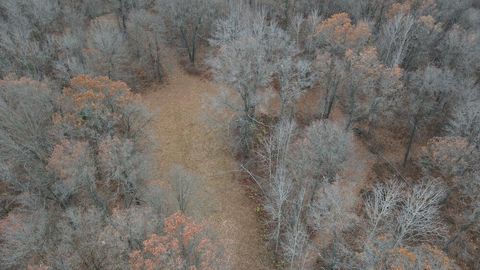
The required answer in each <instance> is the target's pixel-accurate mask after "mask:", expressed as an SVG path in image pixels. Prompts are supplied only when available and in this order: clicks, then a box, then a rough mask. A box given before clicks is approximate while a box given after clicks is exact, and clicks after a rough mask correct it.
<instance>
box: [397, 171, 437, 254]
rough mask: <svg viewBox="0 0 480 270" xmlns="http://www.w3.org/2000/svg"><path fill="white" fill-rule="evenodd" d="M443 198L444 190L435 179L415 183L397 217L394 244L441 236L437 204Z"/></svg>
mask: <svg viewBox="0 0 480 270" xmlns="http://www.w3.org/2000/svg"><path fill="white" fill-rule="evenodd" d="M444 198H445V190H444V189H443V187H442V186H441V185H440V184H439V183H438V182H437V181H434V180H424V182H423V183H420V184H417V185H415V186H414V187H413V188H412V191H411V192H409V193H408V194H407V196H406V198H405V201H404V203H403V205H402V209H401V210H400V212H399V215H398V217H397V221H396V227H395V242H394V246H401V245H402V244H404V243H409V242H410V243H412V242H421V241H426V240H427V241H428V240H432V239H435V238H438V237H443V234H444V228H445V227H444V224H443V223H442V221H441V219H440V216H439V205H440V203H441V202H442V200H443V199H444Z"/></svg>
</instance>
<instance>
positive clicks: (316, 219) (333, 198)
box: [309, 182, 357, 269]
mask: <svg viewBox="0 0 480 270" xmlns="http://www.w3.org/2000/svg"><path fill="white" fill-rule="evenodd" d="M318 191H319V192H318V194H317V195H318V196H317V197H316V198H315V200H314V201H313V203H312V205H311V208H310V212H309V217H310V219H311V221H312V223H313V228H314V230H315V231H317V232H318V233H319V234H321V235H324V237H325V238H327V239H329V241H328V244H326V245H325V248H324V249H323V250H322V253H321V256H322V260H323V261H324V262H325V263H326V267H329V269H344V268H353V267H354V265H355V264H356V262H355V261H356V258H355V255H354V252H353V250H352V249H351V247H350V246H349V244H348V243H347V242H346V239H345V234H344V233H345V232H346V231H347V230H350V229H353V228H355V224H356V223H357V216H356V215H355V213H354V212H353V209H352V207H353V203H354V200H355V197H354V196H351V195H347V194H350V192H345V191H344V190H342V189H341V188H340V186H339V183H338V182H336V183H334V184H328V183H323V184H322V185H321V188H320V189H319V190H318Z"/></svg>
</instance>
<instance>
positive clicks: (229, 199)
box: [144, 54, 274, 270]
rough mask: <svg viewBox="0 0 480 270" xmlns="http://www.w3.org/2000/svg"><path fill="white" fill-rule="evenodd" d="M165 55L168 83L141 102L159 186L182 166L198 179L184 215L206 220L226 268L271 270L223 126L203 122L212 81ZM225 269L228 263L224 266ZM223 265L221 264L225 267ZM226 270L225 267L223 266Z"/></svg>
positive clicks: (213, 87)
mask: <svg viewBox="0 0 480 270" xmlns="http://www.w3.org/2000/svg"><path fill="white" fill-rule="evenodd" d="M174 57H175V56H174V55H173V54H170V57H168V58H169V60H168V61H167V65H166V67H167V73H168V75H167V77H168V78H167V82H166V83H164V84H161V85H156V86H153V87H151V89H149V90H148V91H147V92H146V94H145V95H144V100H145V102H146V103H147V105H148V106H149V108H150V109H151V110H152V111H153V112H154V113H155V115H154V119H153V122H152V125H153V129H154V132H155V135H156V136H155V139H156V140H158V149H157V150H156V152H155V155H156V160H157V164H158V165H157V168H158V169H159V172H160V175H159V177H160V179H159V180H158V181H159V183H160V184H162V185H165V186H166V189H167V192H169V191H170V190H169V188H168V185H167V184H166V183H167V180H168V173H169V171H170V169H171V168H172V166H174V165H181V166H184V167H185V168H187V169H189V170H190V171H192V172H194V173H195V174H197V175H199V176H200V177H201V180H200V182H199V183H196V188H195V190H196V192H195V194H194V196H193V198H192V200H191V204H190V207H189V209H188V211H187V213H188V214H189V215H191V216H193V217H194V218H195V219H197V220H200V221H205V222H207V224H208V225H209V226H211V227H212V228H213V231H214V232H215V233H216V235H217V236H218V238H220V240H221V241H222V242H223V243H224V247H225V254H226V256H227V258H228V261H229V263H228V264H229V265H230V267H229V268H230V269H233V270H237V269H238V270H243V269H245V270H263V269H274V267H273V263H272V261H271V254H270V253H269V251H268V248H267V246H266V245H265V241H264V240H263V234H264V233H263V231H262V225H261V221H260V220H259V218H258V217H257V215H256V213H255V208H256V205H255V203H254V202H253V200H251V199H250V198H248V194H247V192H246V190H245V187H243V186H242V185H241V184H240V182H239V181H238V179H235V175H234V174H235V171H236V170H238V168H237V166H236V164H235V161H234V159H233V157H232V156H231V154H230V152H229V149H228V147H227V145H226V143H225V142H224V137H225V136H224V132H225V131H224V130H221V129H216V128H213V127H211V126H209V125H207V124H206V123H205V121H204V120H203V116H204V114H205V113H206V111H205V109H204V108H203V106H202V103H203V102H202V100H204V97H205V96H213V95H215V94H216V93H217V91H218V86H216V85H215V84H214V83H212V82H210V81H208V80H206V79H202V78H201V77H199V76H194V75H190V74H187V73H186V72H185V71H184V70H183V69H182V68H181V67H180V66H179V65H178V64H177V62H176V60H174V59H175V58H174ZM227 267H228V266H227ZM227 267H226V268H227ZM227 269H228V268H227Z"/></svg>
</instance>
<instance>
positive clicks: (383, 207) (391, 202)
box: [365, 180, 405, 239]
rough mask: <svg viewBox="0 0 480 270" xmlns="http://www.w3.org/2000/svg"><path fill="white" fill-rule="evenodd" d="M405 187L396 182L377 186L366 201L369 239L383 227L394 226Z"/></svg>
mask: <svg viewBox="0 0 480 270" xmlns="http://www.w3.org/2000/svg"><path fill="white" fill-rule="evenodd" d="M404 187H405V186H404V185H403V184H402V183H400V182H397V181H395V180H392V181H388V182H387V183H385V184H377V185H376V186H375V188H374V189H373V191H372V194H371V195H370V196H369V197H368V198H367V200H366V201H365V213H366V214H367V217H368V220H369V223H370V228H369V230H368V231H369V235H368V238H370V239H371V238H373V237H375V236H376V235H377V233H378V231H380V230H382V226H387V227H388V226H392V225H393V224H394V223H395V222H394V218H395V216H396V215H397V213H398V210H399V207H400V203H401V202H402V201H403V196H404V194H403V189H404Z"/></svg>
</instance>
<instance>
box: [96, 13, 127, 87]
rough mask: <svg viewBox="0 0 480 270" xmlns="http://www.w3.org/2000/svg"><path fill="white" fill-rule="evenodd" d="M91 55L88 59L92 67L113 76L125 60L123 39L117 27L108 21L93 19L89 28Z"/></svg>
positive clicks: (110, 76) (103, 73) (109, 76)
mask: <svg viewBox="0 0 480 270" xmlns="http://www.w3.org/2000/svg"><path fill="white" fill-rule="evenodd" d="M90 34H91V48H92V50H93V51H92V56H91V57H90V58H89V59H88V60H89V61H90V62H91V63H92V64H93V69H95V70H96V71H97V72H98V73H100V74H102V75H107V76H108V78H113V76H115V75H116V71H117V70H118V68H119V65H121V62H122V60H125V59H124V57H125V50H126V47H125V40H124V37H123V35H122V33H121V31H120V30H119V29H118V27H117V26H116V25H115V24H114V23H112V22H110V21H102V20H95V21H94V22H93V26H92V28H91V33H90Z"/></svg>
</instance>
